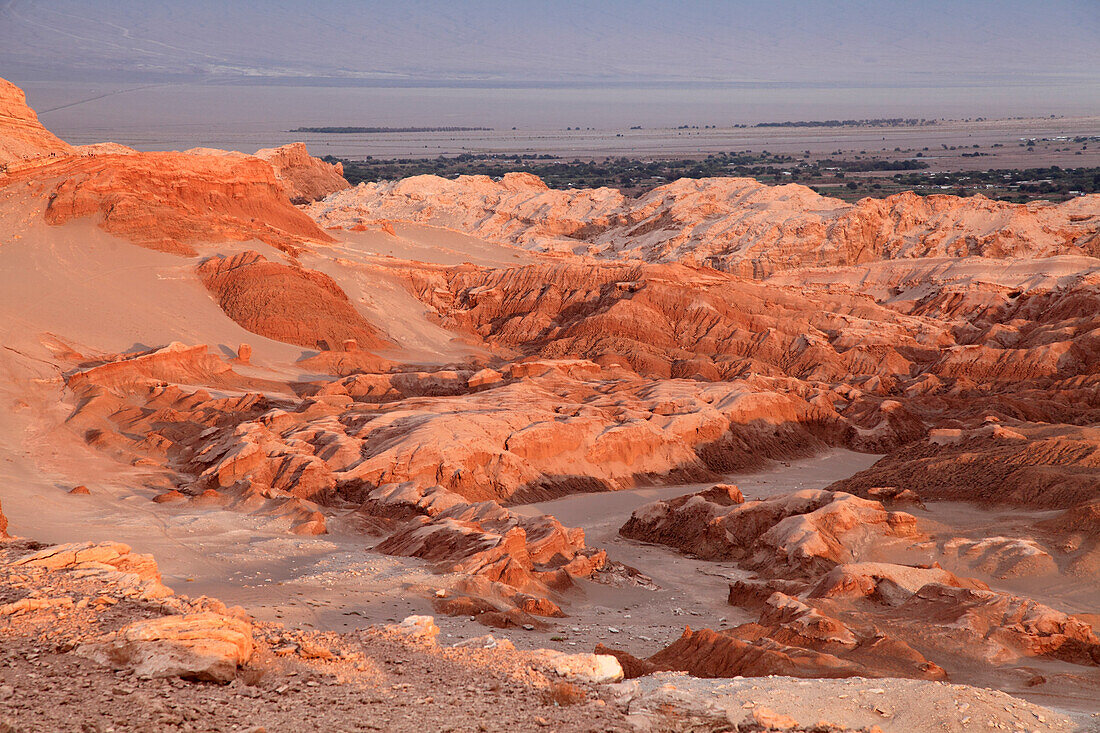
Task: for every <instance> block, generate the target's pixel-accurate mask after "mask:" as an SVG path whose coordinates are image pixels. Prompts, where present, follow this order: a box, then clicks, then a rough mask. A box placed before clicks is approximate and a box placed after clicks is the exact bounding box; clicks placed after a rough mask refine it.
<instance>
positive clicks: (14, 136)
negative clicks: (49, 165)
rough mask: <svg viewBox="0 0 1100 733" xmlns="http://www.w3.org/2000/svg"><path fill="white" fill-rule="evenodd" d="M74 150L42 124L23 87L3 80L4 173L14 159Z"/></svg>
mask: <svg viewBox="0 0 1100 733" xmlns="http://www.w3.org/2000/svg"><path fill="white" fill-rule="evenodd" d="M71 150H72V146H71V145H69V144H68V143H67V142H65V141H64V140H61V139H60V138H58V137H57V136H56V135H54V134H53V133H52V132H50V131H49V130H47V129H46V128H45V127H43V126H42V123H40V122H39V121H38V115H36V114H35V113H34V110H32V109H31V108H30V107H28V106H27V97H26V95H25V94H23V90H22V89H20V88H19V87H17V86H15V85H14V84H12V83H11V82H10V81H8V80H7V79H0V172H3V170H4V168H5V167H6V166H8V165H10V164H11V163H14V162H19V161H22V160H26V159H30V158H41V157H54V156H59V155H66V154H68V153H69V152H71Z"/></svg>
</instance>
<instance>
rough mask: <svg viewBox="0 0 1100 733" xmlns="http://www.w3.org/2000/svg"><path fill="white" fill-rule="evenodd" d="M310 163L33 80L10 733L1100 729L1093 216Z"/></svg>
mask: <svg viewBox="0 0 1100 733" xmlns="http://www.w3.org/2000/svg"><path fill="white" fill-rule="evenodd" d="M1089 119H1095V118H1084V120H1085V121H1084V122H1082V123H1081V124H1082V125H1084V126H1085V128H1087V127H1088V126H1089V124H1090V123H1089V122H1088V120H1089ZM1017 122H1018V121H1017ZM1017 122H1014V123H1012V124H1017ZM1085 128H1082V129H1085ZM1013 129H1014V128H1013ZM1090 129H1094V128H1090ZM1012 134H1015V132H1013V133H1012ZM278 142H282V141H281V140H280V141H278ZM722 144H725V143H724V142H723V143H722ZM802 144H803V142H802V141H801V139H800V142H799V145H802ZM829 144H830V145H832V142H831V141H830V143H829ZM601 150H602V152H609V151H607V150H606V149H601ZM311 152H316V151H315V150H314V149H313V146H312V145H311V146H310V147H309V148H307V146H305V145H302V144H299V143H289V144H287V145H284V146H282V147H277V148H267V149H260V150H255V149H250V154H246V153H241V152H232V151H224V150H217V149H210V148H199V149H191V150H186V151H184V152H171V151H168V152H158V151H137V150H134V149H132V148H129V147H126V146H124V145H119V144H114V143H109V142H98V143H96V144H86V145H72V144H70V143H69V142H66V141H64V140H62V139H61V138H59V137H57V136H55V135H54V134H53V133H51V132H50V131H48V130H47V129H46V128H45V127H44V126H43V125H42V124H41V123H40V122H39V120H38V118H37V116H36V115H35V113H34V112H33V110H31V109H30V107H28V106H27V105H26V101H25V97H24V94H23V92H22V90H21V89H19V88H18V87H17V86H15V85H14V84H11V83H9V82H7V81H4V80H0V273H2V277H3V287H0V313H2V319H0V343H2V346H3V349H2V351H0V401H2V408H3V409H0V510H2V513H0V537H3V540H2V542H0V567H2V568H3V572H2V573H0V731H54V730H73V731H97V732H98V733H107V732H108V731H124V730H193V731H227V730H237V731H252V732H253V733H258V732H259V731H261V730H266V731H281V730H288V731H289V730H294V731H298V730H302V731H305V730H326V731H333V730H387V731H388V730H395V731H402V730H408V731H424V730H455V731H465V730H494V731H495V730H541V729H546V730H561V731H604V730H616V731H740V732H745V733H747V732H749V731H765V730H788V731H816V732H817V733H830V732H833V733H839V732H843V731H864V732H865V733H871V732H872V731H896V732H898V733H904V732H909V731H986V730H1004V731H1088V730H1097V729H1100V711H1098V709H1097V705H1096V699H1097V694H1098V691H1100V639H1098V637H1097V632H1096V630H1095V624H1097V623H1100V195H1097V194H1086V195H1080V196H1075V197H1072V198H1070V199H1068V200H1066V201H1064V202H1061V203H1050V202H1046V201H1032V202H1029V203H1009V202H1005V201H996V200H992V199H988V198H985V197H983V196H981V195H975V196H967V197H958V196H954V195H947V194H935V195H930V196H919V195H917V194H914V193H912V192H904V193H899V194H896V195H893V196H889V197H886V198H863V199H860V200H858V201H856V202H854V203H851V202H845V201H841V200H839V199H836V198H831V197H829V196H825V195H822V194H819V193H817V192H815V191H813V190H811V189H810V188H807V187H805V186H801V185H798V184H787V185H778V186H770V185H765V184H763V183H760V182H758V181H756V180H754V179H751V178H737V177H728V178H702V179H687V178H685V179H681V180H677V181H671V182H668V183H667V184H665V185H661V186H657V187H655V188H653V189H652V190H649V191H647V192H644V193H642V194H639V195H637V196H628V195H624V194H623V193H622V192H621V191H619V190H617V189H612V188H599V189H588V188H570V189H553V188H549V187H548V186H546V185H545V183H544V182H543V181H541V180H539V179H538V178H537V177H535V176H532V175H530V174H527V173H523V172H513V173H509V174H507V175H505V176H503V177H501V178H500V179H493V178H490V177H487V176H462V177H459V178H457V179H446V178H441V177H436V176H415V177H410V178H405V179H403V180H399V181H383V182H378V183H364V184H360V185H358V186H350V185H349V184H348V183H347V181H346V180H345V179H344V178H343V169H342V168H341V166H340V164H332V163H328V162H325V161H322V160H320V159H319V158H317V157H314V156H312V155H310V153H311ZM611 152H613V151H611ZM1094 154H1095V152H1094V151H1092V152H1090V153H1089V155H1090V156H1091V155H1094ZM292 200H293V201H296V202H299V203H292Z"/></svg>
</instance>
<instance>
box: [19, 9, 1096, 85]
mask: <svg viewBox="0 0 1100 733" xmlns="http://www.w3.org/2000/svg"><path fill="white" fill-rule="evenodd" d="M1098 39H1100V0H1065V1H1058V0H1044V2H1034V1H1033V0H1032V1H1028V2H1024V1H1022V0H925V1H922V0H849V1H847V2H844V1H840V0H838V1H836V2H818V1H814V0H778V1H777V0H748V1H735V0H731V1H729V2H661V1H658V0H604V1H602V2H601V1H599V0H559V1H555V0H507V1H503V0H487V1H485V2H458V1H455V0H450V1H447V2H437V1H435V0H419V1H417V0H412V1H410V0H390V1H387V2H353V1H351V0H293V1H284V0H265V1H264V2H238V1H234V0H174V1H173V2H170V3H157V2H152V1H150V0H48V1H38V0H0V75H2V76H8V77H10V78H12V79H13V80H15V81H29V80H47V79H49V80H69V81H84V80H88V81H126V82H131V81H143V80H149V81H164V80H170V79H173V78H187V79H204V80H206V79H208V80H218V79H229V78H232V77H239V76H249V77H265V78H271V77H288V76H289V77H303V76H304V77H328V78H332V77H335V78H342V79H359V80H374V81H376V82H390V83H397V84H415V83H419V82H423V81H447V82H464V81H465V82H478V83H490V84H508V83H524V84H530V83H538V84H542V83H549V84H554V83H567V84H577V83H600V84H606V83H609V82H612V83H621V82H654V81H659V82H660V81H667V82H682V81H688V80H693V81H701V82H746V83H760V82H764V83H792V84H798V85H805V84H810V85H815V84H839V85H844V86H862V85H888V86H906V85H921V86H929V85H932V86H936V85H959V84H964V85H965V84H982V83H986V82H994V83H999V84H1004V83H1009V84H1011V83H1015V82H1023V83H1043V82H1044V81H1047V80H1050V81H1052V82H1054V83H1059V84H1067V83H1068V84H1081V85H1084V86H1092V87H1095V86H1096V85H1097V84H1098V83H1100V51H1098V49H1100V43H1098Z"/></svg>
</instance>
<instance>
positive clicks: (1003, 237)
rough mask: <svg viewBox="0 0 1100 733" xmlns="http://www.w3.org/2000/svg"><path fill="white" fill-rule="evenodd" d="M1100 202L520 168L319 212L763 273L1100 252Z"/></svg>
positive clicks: (329, 221) (428, 181)
mask: <svg viewBox="0 0 1100 733" xmlns="http://www.w3.org/2000/svg"><path fill="white" fill-rule="evenodd" d="M1098 198H1100V197H1096V196H1091V197H1082V199H1081V200H1078V201H1073V202H1069V203H1067V204H1063V205H1058V206H1055V205H1050V204H1044V203H1033V204H1008V203H1005V202H999V201H991V200H989V199H986V198H984V197H982V196H980V195H978V196H971V197H967V198H958V197H955V196H946V195H938V196H926V197H924V196H918V195H916V194H914V193H912V192H905V193H900V194H896V195H894V196H890V197H889V198H886V199H871V198H867V199H862V200H860V201H859V202H858V203H856V204H854V205H853V204H847V203H845V202H843V201H840V200H839V199H833V198H827V197H823V196H820V195H818V194H816V193H814V192H813V191H812V190H811V189H809V188H806V187H805V186H800V185H798V184H787V185H782V186H767V185H764V184H762V183H759V182H757V181H755V180H753V179H750V178H705V179H680V180H678V181H674V182H672V183H669V184H666V185H664V186H659V187H657V188H655V189H653V190H652V191H650V192H648V193H646V194H645V195H643V196H641V197H640V198H638V199H633V200H631V199H626V198H624V197H623V196H622V195H621V194H620V193H619V192H618V191H615V190H613V189H607V188H600V189H570V190H553V189H548V188H547V187H546V186H545V184H543V183H542V181H540V180H538V179H537V178H535V177H533V176H530V175H527V174H521V173H510V174H508V175H506V176H505V177H504V178H503V179H502V180H501V181H499V182H495V181H493V180H492V179H490V178H488V177H487V176H459V177H458V179H456V180H446V179H442V178H437V177H435V176H417V177H415V178H408V179H405V180H402V181H398V182H394V183H390V182H383V183H373V184H365V185H362V186H358V187H356V188H354V189H349V190H347V191H344V192H341V193H339V194H337V195H335V196H333V197H331V198H330V199H328V200H326V201H325V202H323V203H319V204H315V205H314V206H312V207H311V208H310V213H311V215H312V216H314V217H315V218H316V219H317V220H318V221H319V222H321V224H322V225H323V226H345V225H349V224H351V223H353V222H356V221H362V220H372V219H391V220H396V221H414V222H422V223H427V224H432V225H436V226H445V227H450V228H454V229H458V230H460V231H463V232H466V233H469V234H472V235H474V236H477V237H481V238H483V239H488V240H492V241H501V242H508V243H513V244H520V245H522V246H526V247H529V248H533V249H550V250H556V251H563V252H575V253H581V252H583V253H586V254H591V255H595V256H597V257H604V258H615V259H625V258H635V259H641V260H645V261H648V262H673V261H682V262H690V263H697V264H705V265H708V266H711V267H715V268H717V269H722V270H727V271H730V272H737V273H739V274H742V275H746V276H752V277H762V276H766V275H768V274H770V273H772V272H775V271H778V270H788V269H791V268H794V267H800V266H802V267H805V266H816V265H843V264H856V263H861V262H868V261H873V260H878V259H884V258H899V257H904V258H911V257H930V256H950V257H959V256H971V255H978V256H983V257H995V258H999V257H1018V256H1030V257H1034V256H1049V255H1053V254H1069V253H1080V254H1089V255H1092V256H1097V255H1098V254H1100V230H1098V227H1100V218H1097V217H1096V216H1095V214H1096V210H1097V208H1098V203H1097V199H1098ZM1090 213H1091V214H1093V216H1091V217H1089V216H1088V214H1090ZM1082 217H1084V218H1082Z"/></svg>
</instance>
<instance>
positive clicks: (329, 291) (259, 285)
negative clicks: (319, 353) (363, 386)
mask: <svg viewBox="0 0 1100 733" xmlns="http://www.w3.org/2000/svg"><path fill="white" fill-rule="evenodd" d="M198 273H199V277H200V278H201V279H202V282H203V284H204V285H205V286H206V288H207V290H209V291H210V292H211V293H212V294H213V295H214V297H215V299H217V301H218V305H220V306H221V308H222V310H223V311H225V313H226V315H228V316H229V317H230V318H232V319H233V320H234V321H236V322H237V323H239V324H240V325H241V326H242V327H243V328H246V329H248V330H249V331H251V332H252V333H257V334H259V335H261V336H266V337H267V338H270V339H274V340H276V341H283V342H286V343H291V344H297V345H298V346H306V347H309V348H319V349H335V348H337V346H338V345H339V344H341V343H343V342H344V341H345V340H347V339H355V340H356V342H357V343H359V344H361V345H362V346H364V347H365V348H379V347H383V346H387V345H389V343H388V342H387V341H386V340H385V338H384V337H382V335H381V334H380V332H379V330H378V329H377V328H375V327H374V326H372V325H371V324H370V323H368V322H367V320H366V319H365V318H363V316H362V315H360V314H359V312H358V311H357V310H356V309H355V306H353V305H352V304H351V302H350V301H349V300H348V296H347V295H346V294H345V293H344V291H343V290H341V289H340V286H339V285H337V284H336V283H335V282H334V281H333V280H332V278H330V277H329V276H328V275H325V274H324V273H320V272H316V271H314V270H307V269H305V268H303V267H299V266H292V265H283V264H280V263H278V262H271V261H269V260H267V259H265V258H264V257H263V256H262V255H261V254H259V253H258V252H253V251H248V252H242V253H240V254H237V255H234V256H232V257H221V256H217V257H211V258H209V259H207V260H206V261H204V262H203V263H202V264H201V265H199V268H198Z"/></svg>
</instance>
